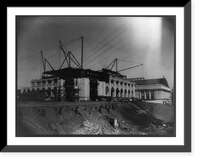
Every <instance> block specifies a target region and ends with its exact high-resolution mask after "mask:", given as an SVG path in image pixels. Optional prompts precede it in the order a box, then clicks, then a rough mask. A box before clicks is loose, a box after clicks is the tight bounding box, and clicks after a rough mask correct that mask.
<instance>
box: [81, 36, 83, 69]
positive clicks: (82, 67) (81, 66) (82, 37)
mask: <svg viewBox="0 0 200 161" xmlns="http://www.w3.org/2000/svg"><path fill="white" fill-rule="evenodd" d="M81 68H82V69H83V36H81Z"/></svg>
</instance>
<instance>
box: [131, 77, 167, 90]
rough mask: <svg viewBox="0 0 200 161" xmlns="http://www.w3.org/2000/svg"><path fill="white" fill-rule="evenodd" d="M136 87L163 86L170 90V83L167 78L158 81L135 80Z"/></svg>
mask: <svg viewBox="0 0 200 161" xmlns="http://www.w3.org/2000/svg"><path fill="white" fill-rule="evenodd" d="M134 82H135V85H153V84H162V85H164V86H166V87H168V88H169V85H168V82H167V80H166V79H165V78H158V79H144V80H135V81H134Z"/></svg>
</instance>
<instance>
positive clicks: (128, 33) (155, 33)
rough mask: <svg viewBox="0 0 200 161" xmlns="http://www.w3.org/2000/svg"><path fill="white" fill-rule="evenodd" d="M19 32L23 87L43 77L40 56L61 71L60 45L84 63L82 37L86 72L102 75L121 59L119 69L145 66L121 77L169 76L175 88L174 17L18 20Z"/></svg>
mask: <svg viewBox="0 0 200 161" xmlns="http://www.w3.org/2000/svg"><path fill="white" fill-rule="evenodd" d="M16 31H17V35H16V40H17V77H18V88H19V87H27V86H30V81H31V80H32V79H40V78H41V73H42V72H43V67H42V63H41V62H42V61H41V51H42V53H43V55H44V57H45V58H46V59H47V60H48V61H49V63H51V65H52V66H53V68H54V69H59V67H60V65H61V64H62V62H63V60H64V56H63V53H62V51H61V50H59V41H61V42H62V44H63V46H64V49H65V51H70V52H72V53H73V55H74V56H75V57H76V58H77V60H78V61H80V60H81V37H82V36H83V55H84V56H83V57H84V59H83V60H84V61H83V68H84V69H92V70H101V69H102V68H105V67H107V66H108V65H109V64H110V63H111V62H112V61H113V60H114V59H116V58H117V59H118V70H121V69H125V68H129V67H132V66H138V65H140V64H143V65H141V66H138V67H135V68H132V69H130V70H125V71H122V72H120V73H121V74H123V75H126V76H127V78H137V77H144V78H145V79H156V78H162V77H165V78H166V79H167V81H168V83H169V86H170V88H173V86H174V57H175V55H174V54H175V52H174V50H175V49H174V48H175V46H174V42H175V41H174V40H175V37H174V34H175V18H174V17H117V16H116V17H107V16H104V17H100V16H98V17H92V16H90V17H86V16H84V17H83V16H81V17H77V16H71V17H69V16H68V17H67V16H44V17H40V16H18V17H17V24H16ZM72 66H73V67H76V65H75V64H73V63H72ZM65 67H67V64H66V63H65V64H64V65H63V68H65ZM114 68H115V67H114ZM114 68H113V69H114ZM46 70H51V68H50V67H49V66H47V67H46Z"/></svg>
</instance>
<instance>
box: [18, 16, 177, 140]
mask: <svg viewBox="0 0 200 161" xmlns="http://www.w3.org/2000/svg"><path fill="white" fill-rule="evenodd" d="M175 29H176V17H175V16H159V15H158V16H151V15H149V16H64V15H62V16H59V15H45V16H44V15H43V16H40V15H37V16H34V15H31V16H30V15H24V16H20V15H19V16H16V74H17V76H16V77H17V80H16V88H17V89H16V91H17V92H16V93H17V94H16V97H17V99H16V136H17V137H29V136H47V137H48V136H63V137H68V136H70V137H73V136H74V137H76V136H79V137H80V136H83V137H85V136H98V137H109V136H112V137H114V136H118V137H130V136H132V137H134V136H137V137H145V136H147V137H149V136H152V137H175V136H176V121H175V118H176V113H175V111H176V106H175V105H176V98H175V91H176V84H175V79H176V75H175V73H176V69H175V67H176V65H175V59H176V53H175V48H176V38H175V35H176V30H175Z"/></svg>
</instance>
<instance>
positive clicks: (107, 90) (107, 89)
mask: <svg viewBox="0 0 200 161" xmlns="http://www.w3.org/2000/svg"><path fill="white" fill-rule="evenodd" d="M108 92H109V87H108V86H107V87H106V95H108Z"/></svg>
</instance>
